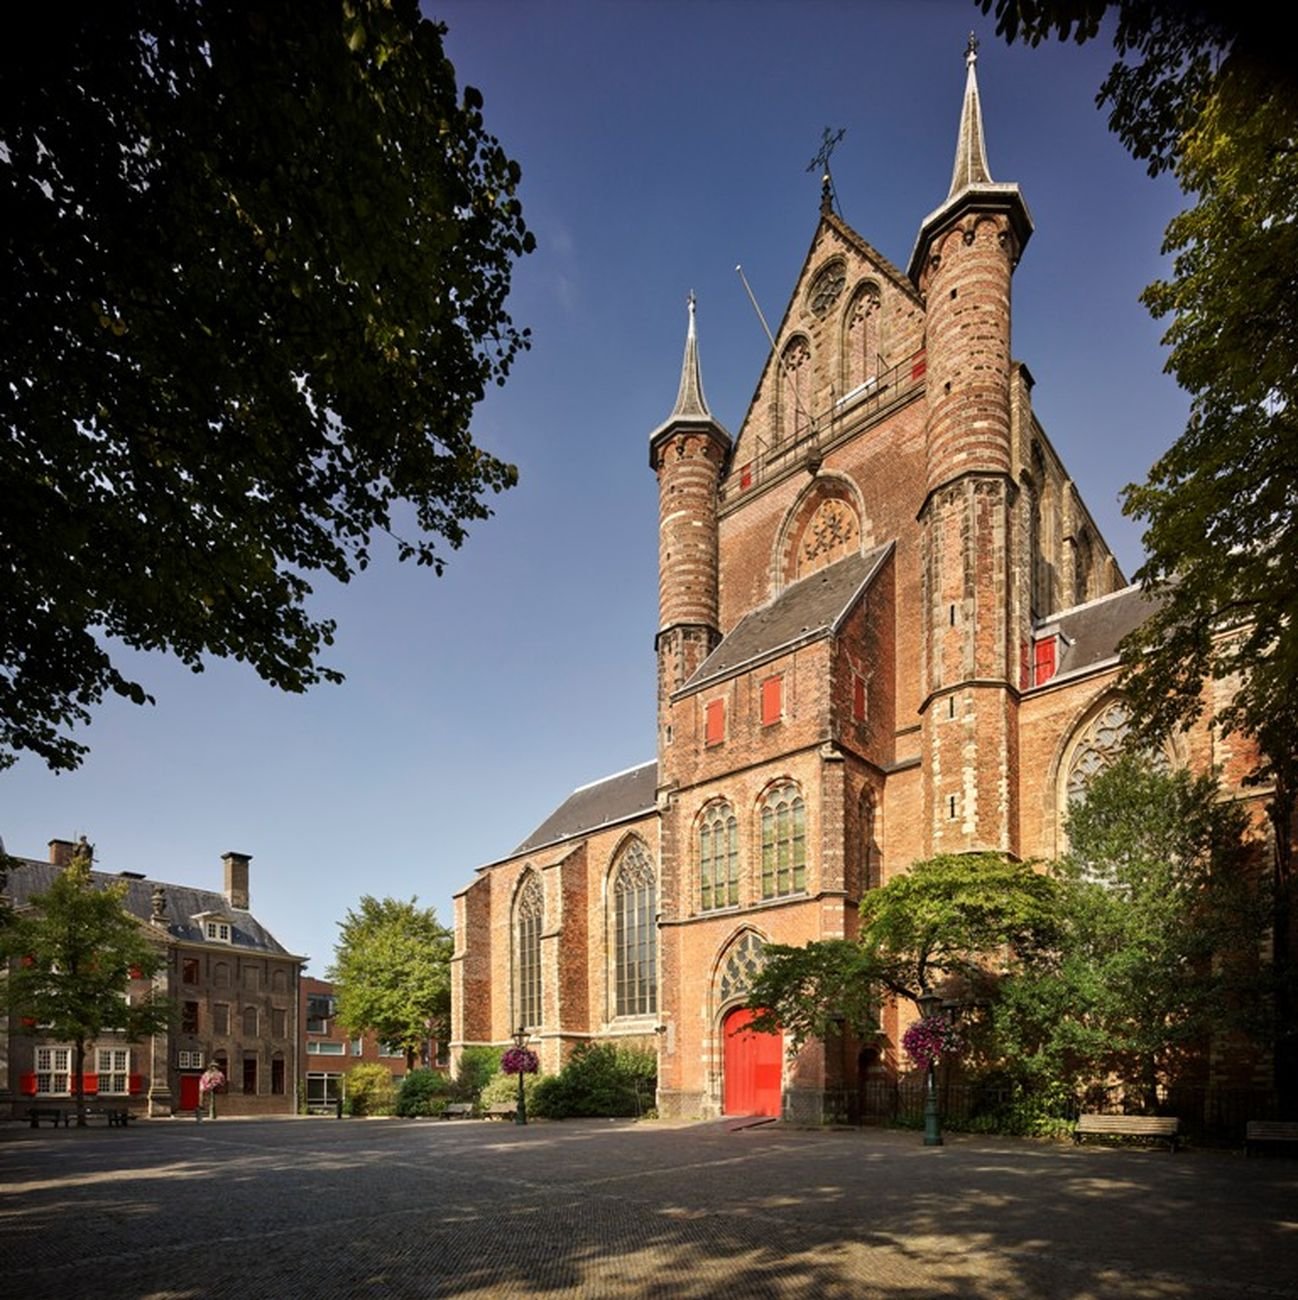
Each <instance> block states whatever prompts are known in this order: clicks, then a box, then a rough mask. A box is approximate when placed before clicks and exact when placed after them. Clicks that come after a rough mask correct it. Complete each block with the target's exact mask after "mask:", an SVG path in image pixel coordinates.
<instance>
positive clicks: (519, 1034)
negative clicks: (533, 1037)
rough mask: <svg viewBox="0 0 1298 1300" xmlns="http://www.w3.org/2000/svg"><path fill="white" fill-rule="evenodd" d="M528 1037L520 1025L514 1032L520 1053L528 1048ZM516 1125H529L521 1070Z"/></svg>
mask: <svg viewBox="0 0 1298 1300" xmlns="http://www.w3.org/2000/svg"><path fill="white" fill-rule="evenodd" d="M528 1037H529V1035H528V1032H527V1030H526V1029H524V1028H523V1026H522V1025H519V1027H518V1028H517V1029H515V1030H514V1046H515V1047H517V1048H518V1050H519V1051H520V1052H521V1051H523V1049H524V1048H525V1047H526V1046H527V1040H528ZM514 1123H515V1124H526V1123H527V1093H526V1092H525V1091H524V1089H523V1071H522V1070H519V1072H518V1107H517V1109H516V1110H515V1111H514Z"/></svg>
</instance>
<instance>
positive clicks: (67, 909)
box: [0, 840, 171, 1125]
mask: <svg viewBox="0 0 1298 1300" xmlns="http://www.w3.org/2000/svg"><path fill="white" fill-rule="evenodd" d="M124 893H125V886H124V885H122V884H117V883H109V884H100V883H98V882H96V881H95V880H94V879H93V877H92V874H91V853H90V846H89V845H87V844H86V843H85V841H84V840H82V842H81V844H80V845H79V846H78V850H77V852H76V853H74V855H73V859H72V862H71V863H70V864H69V865H68V866H66V867H64V868H63V870H62V871H61V872H60V873H59V874H58V876H57V877H56V878H55V880H54V882H53V884H51V886H50V887H49V889H48V890H46V891H45V892H44V893H41V894H33V895H32V896H31V898H30V899H29V900H28V903H29V906H27V907H26V908H24V909H22V910H21V911H19V912H18V913H17V914H16V915H15V916H14V918H13V921H12V923H11V924H10V925H9V926H8V927H7V928H6V929H5V931H4V932H3V933H0V952H3V954H4V955H5V956H6V957H8V958H12V959H14V960H13V962H12V964H11V966H10V970H9V979H8V998H9V1014H10V1016H11V1017H14V1018H16V1019H18V1020H19V1021H26V1022H28V1023H30V1024H32V1025H40V1026H41V1027H42V1028H41V1033H42V1034H43V1035H45V1036H47V1037H49V1038H51V1039H53V1040H55V1041H57V1042H60V1043H69V1044H71V1045H72V1047H73V1055H74V1061H73V1069H74V1073H75V1078H74V1092H75V1096H76V1104H77V1112H78V1113H77V1123H78V1124H79V1125H84V1124H85V1122H86V1121H85V1114H84V1110H85V1096H84V1090H83V1085H84V1077H85V1059H86V1048H87V1046H88V1045H90V1044H92V1043H94V1042H95V1041H96V1039H98V1038H99V1037H100V1036H101V1035H103V1034H105V1033H108V1032H119V1033H121V1034H123V1035H124V1036H125V1037H126V1039H127V1040H128V1041H131V1042H134V1041H136V1040H137V1039H139V1038H141V1037H144V1036H145V1035H147V1034H151V1033H153V1032H155V1031H156V1030H158V1029H161V1028H163V1027H164V1026H165V1025H166V1024H167V1023H168V1020H169V1018H170V1014H171V1007H170V1006H169V1005H168V1004H167V1003H165V1002H163V1001H162V1000H160V999H154V998H152V997H151V996H145V997H137V998H136V999H135V1000H134V1001H132V1000H129V999H128V998H127V990H128V986H129V984H130V981H131V979H132V978H133V976H134V975H135V974H136V973H138V975H139V976H140V977H143V978H149V977H151V976H152V975H153V973H154V972H155V971H156V970H157V969H158V967H159V966H160V965H161V964H162V954H161V952H160V951H159V947H158V944H157V942H156V940H155V939H154V938H153V937H152V936H151V935H150V934H149V933H148V932H147V929H146V927H145V925H144V923H143V922H141V921H139V920H137V919H136V918H135V917H134V916H132V915H131V914H130V913H129V912H127V911H126V910H125V909H124V907H123V906H122V899H123V895H124Z"/></svg>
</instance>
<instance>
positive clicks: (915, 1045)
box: [901, 1016, 961, 1070]
mask: <svg viewBox="0 0 1298 1300" xmlns="http://www.w3.org/2000/svg"><path fill="white" fill-rule="evenodd" d="M901 1045H902V1047H903V1048H905V1050H906V1055H907V1056H909V1057H910V1059H911V1060H912V1061H914V1062H915V1064H916V1065H917V1066H919V1068H920V1069H921V1070H927V1069H928V1067H929V1065H930V1064H934V1065H936V1064H937V1062H938V1061H939V1060H940V1059H941V1058H942V1057H944V1056H956V1055H958V1054H959V1051H960V1046H961V1044H960V1035H959V1034H957V1033H956V1030H955V1026H954V1025H953V1024H952V1023H951V1022H950V1021H949V1020H948V1019H947V1018H946V1017H945V1016H926V1017H925V1018H924V1019H923V1020H917V1021H915V1023H914V1024H913V1025H911V1027H910V1028H909V1029H908V1030H906V1032H905V1033H904V1034H903V1035H902V1039H901Z"/></svg>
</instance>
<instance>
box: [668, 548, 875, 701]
mask: <svg viewBox="0 0 1298 1300" xmlns="http://www.w3.org/2000/svg"><path fill="white" fill-rule="evenodd" d="M891 552H892V543H891V542H887V543H886V544H885V545H883V546H876V547H875V548H874V549H873V550H871V551H866V552H865V554H863V555H851V556H848V557H847V558H846V559H843V560H839V561H838V562H837V563H836V564H831V565H829V567H828V568H825V569H821V570H820V571H819V572H818V573H813V574H812V575H811V576H810V577H809V578H803V579H802V581H801V582H795V583H793V584H792V585H791V586H788V587H785V589H784V590H783V591H782V592H780V594H779V595H778V596H776V597H775V599H774V600H772V601H771V602H770V603H769V604H766V605H763V606H762V607H761V608H760V609H755V610H754V611H753V612H752V613H751V614H747V615H745V616H744V617H743V618H741V619H740V620H739V622H738V623H736V624H735V626H734V627H733V628H731V630H730V631H729V633H727V635H726V636H725V637H724V638H723V639H722V641H721V644H720V645H718V646H717V648H716V649H715V650H714V651H713V652H712V653H711V654H710V655H708V657H707V658H706V659H705V660H704V661H703V662H702V663H701V664H700V665H699V667H698V670H697V671H696V672H695V673H694V676H693V677H691V678H690V679H689V681H687V682H686V683H685V685H684V686H683V687H681V690H682V691H692V690H696V689H697V688H698V687H700V686H703V685H706V684H707V683H708V682H710V681H715V680H716V679H717V678H718V677H723V676H725V675H726V674H727V673H732V672H736V671H738V670H739V669H740V668H742V667H743V666H744V665H746V664H750V663H755V662H757V661H758V660H760V659H762V658H764V657H766V656H769V655H772V654H774V653H775V652H776V651H782V650H787V649H791V648H792V647H793V646H795V645H804V644H806V643H808V642H810V641H817V640H819V639H820V638H821V637H825V636H828V635H829V634H830V633H831V632H832V631H833V630H834V628H835V627H836V626H837V624H838V622H839V620H840V619H842V618H843V616H844V615H845V614H846V613H847V612H848V610H849V609H851V608H852V606H853V605H855V604H856V602H857V600H858V599H859V597H860V595H861V593H862V592H863V591H864V590H865V588H866V587H868V586H869V585H870V583H871V582H872V581H873V580H874V576H875V574H876V573H878V571H879V569H880V567H881V566H882V565H883V562H884V560H885V559H887V557H888V556H889V554H891Z"/></svg>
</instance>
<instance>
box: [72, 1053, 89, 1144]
mask: <svg viewBox="0 0 1298 1300" xmlns="http://www.w3.org/2000/svg"><path fill="white" fill-rule="evenodd" d="M72 1064H73V1066H74V1067H75V1069H76V1078H75V1080H74V1081H73V1084H72V1096H73V1098H74V1100H75V1103H76V1108H77V1127H78V1128H85V1126H86V1044H85V1042H84V1040H83V1039H80V1038H78V1039H77V1042H76V1046H75V1047H74V1048H73V1049H72Z"/></svg>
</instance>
